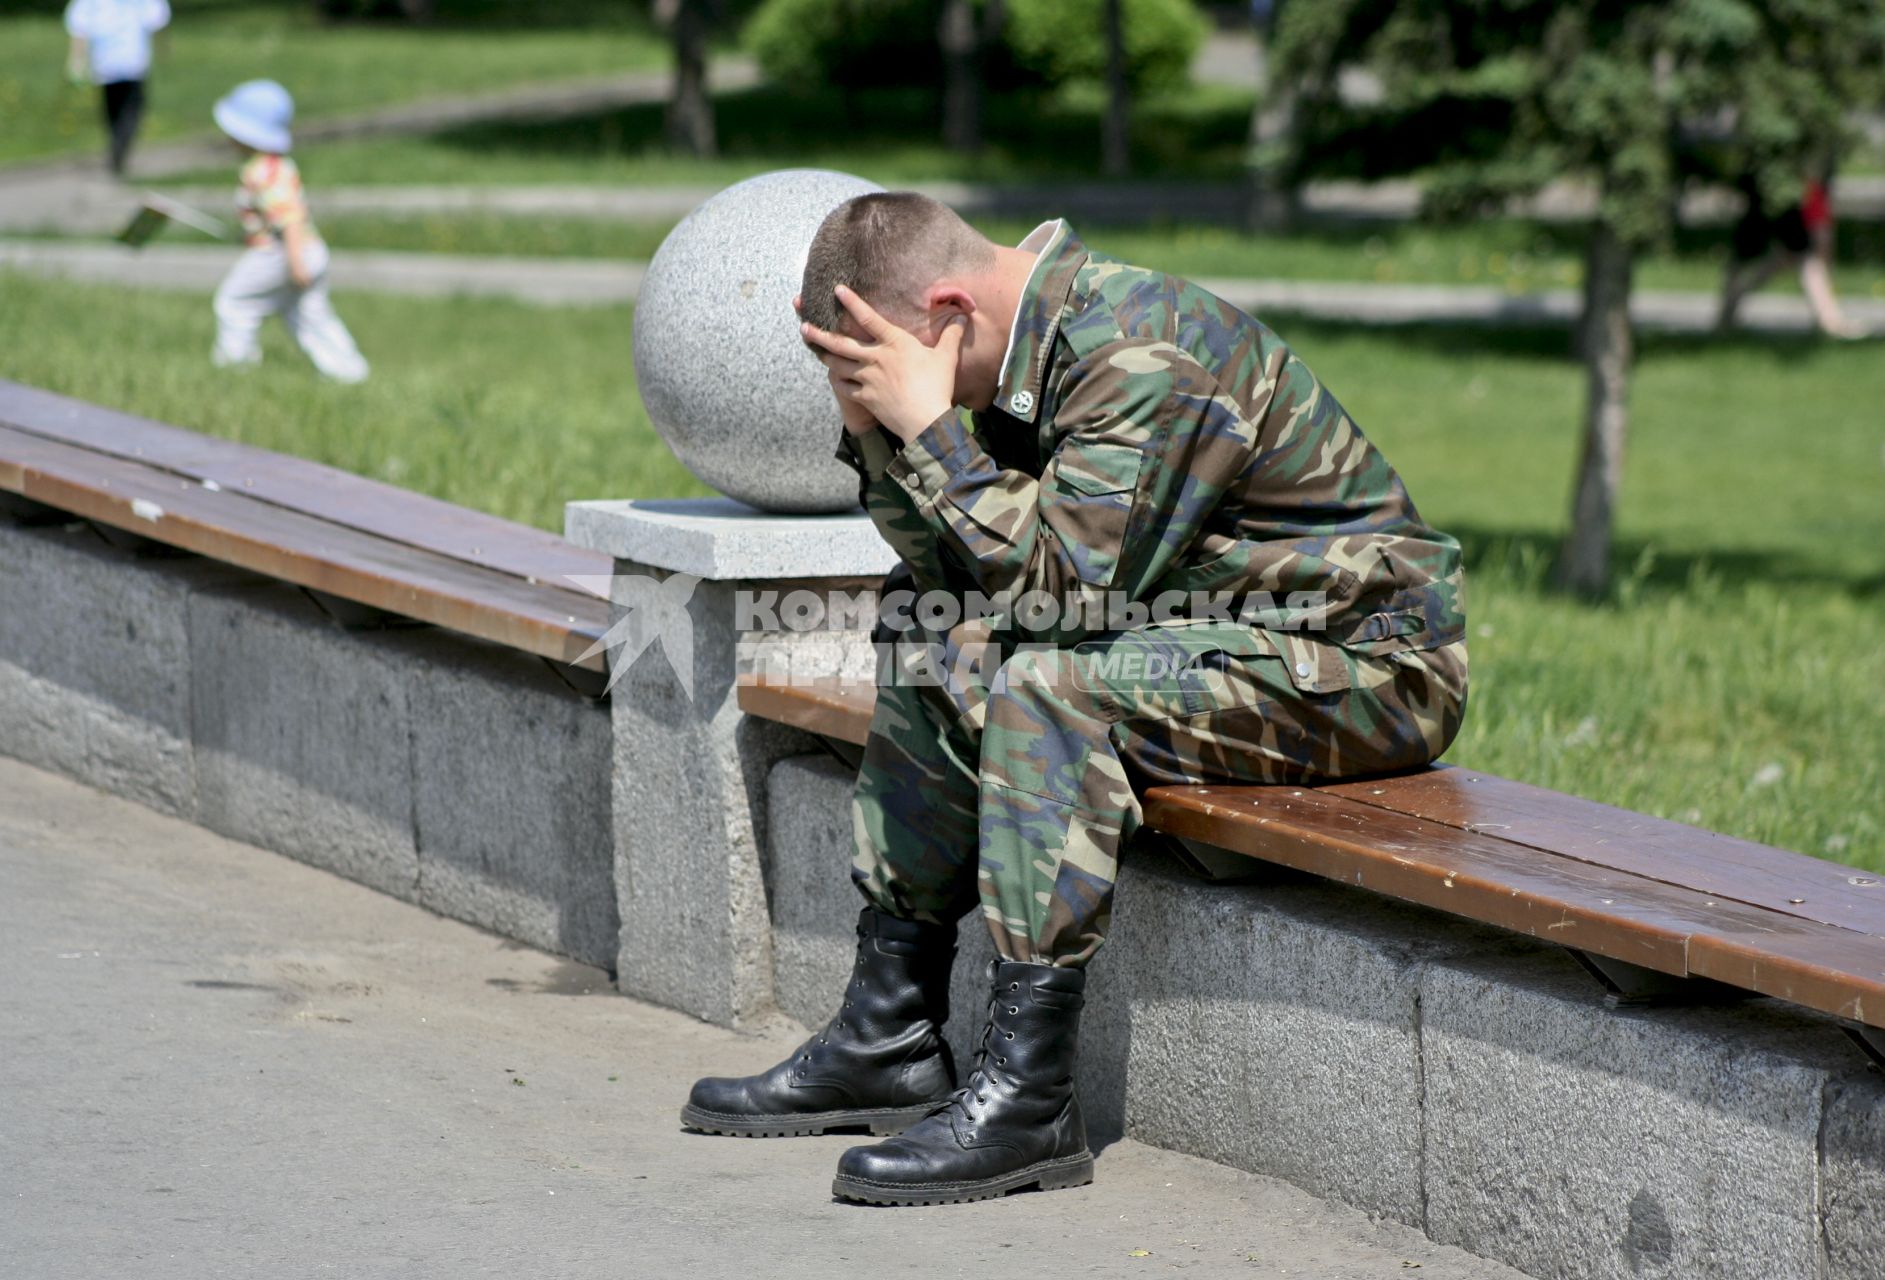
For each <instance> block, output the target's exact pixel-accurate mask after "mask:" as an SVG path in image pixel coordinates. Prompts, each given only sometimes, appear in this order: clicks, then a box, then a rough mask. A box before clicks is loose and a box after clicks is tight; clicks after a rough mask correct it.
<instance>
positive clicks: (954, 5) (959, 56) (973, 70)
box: [936, 0, 982, 153]
mask: <svg viewBox="0 0 1885 1280" xmlns="http://www.w3.org/2000/svg"><path fill="white" fill-rule="evenodd" d="M936 36H937V40H938V42H939V43H940V44H941V45H942V53H943V144H944V145H945V146H948V147H952V148H954V149H955V150H957V151H967V152H970V153H974V152H977V151H980V150H981V149H982V41H981V33H980V32H979V31H977V30H976V24H975V0H943V9H942V19H941V21H940V23H939V24H938V26H937V31H936Z"/></svg>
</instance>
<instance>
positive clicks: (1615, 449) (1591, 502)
mask: <svg viewBox="0 0 1885 1280" xmlns="http://www.w3.org/2000/svg"><path fill="white" fill-rule="evenodd" d="M1634 269H1635V255H1634V251H1633V250H1632V249H1631V247H1630V246H1629V245H1628V244H1626V243H1624V241H1623V240H1622V239H1621V238H1619V237H1618V235H1617V233H1616V231H1615V230H1614V229H1613V228H1611V227H1610V226H1609V225H1608V224H1606V223H1602V222H1600V223H1598V224H1597V226H1596V227H1595V228H1593V229H1592V232H1591V238H1590V246H1589V248H1588V249H1587V250H1586V251H1585V255H1584V316H1583V321H1582V324H1581V325H1580V333H1579V340H1578V348H1579V352H1578V353H1579V355H1580V356H1581V357H1582V358H1583V361H1584V371H1585V376H1586V380H1587V387H1588V396H1589V398H1588V400H1587V402H1586V404H1585V409H1584V452H1583V458H1582V460H1581V461H1580V462H1579V463H1578V469H1577V492H1576V494H1575V496H1574V497H1573V498H1572V501H1571V531H1570V533H1569V535H1567V536H1566V538H1565V540H1564V553H1563V555H1562V557H1561V558H1560V560H1559V564H1558V582H1559V585H1560V586H1563V587H1567V588H1569V589H1570V590H1573V591H1581V592H1588V593H1591V594H1595V593H1597V592H1600V591H1602V590H1603V589H1604V587H1605V586H1606V584H1607V583H1608V582H1609V579H1610V525H1611V521H1612V518H1613V517H1614V515H1615V512H1616V507H1617V492H1618V490H1619V488H1620V487H1621V486H1622V482H1623V443H1624V437H1625V434H1626V433H1627V431H1628V428H1629V424H1630V366H1631V363H1632V362H1633V361H1634V360H1635V357H1636V351H1635V341H1634V339H1633V337H1632V335H1631V332H1630V280H1631V275H1632V272H1633V271H1634Z"/></svg>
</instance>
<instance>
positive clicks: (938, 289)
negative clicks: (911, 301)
mask: <svg viewBox="0 0 1885 1280" xmlns="http://www.w3.org/2000/svg"><path fill="white" fill-rule="evenodd" d="M923 311H924V313H925V314H927V315H928V316H929V318H930V322H931V323H932V324H933V325H934V326H935V327H936V328H939V329H940V328H941V327H942V326H943V325H945V324H947V323H949V321H951V320H953V319H955V318H956V317H957V316H972V315H974V314H975V296H974V295H973V294H971V293H970V292H969V291H968V290H967V289H964V288H963V287H962V286H961V285H959V284H951V283H950V282H949V281H947V280H939V281H937V282H936V283H935V284H933V285H931V286H930V287H929V289H928V290H927V291H926V292H925V293H924V294H923Z"/></svg>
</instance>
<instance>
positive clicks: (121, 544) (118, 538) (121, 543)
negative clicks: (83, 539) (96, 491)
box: [85, 520, 190, 560]
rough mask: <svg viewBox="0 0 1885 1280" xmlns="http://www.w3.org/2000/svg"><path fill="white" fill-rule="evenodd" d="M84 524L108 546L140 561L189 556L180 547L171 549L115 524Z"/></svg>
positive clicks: (96, 522) (168, 545)
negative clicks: (127, 553) (128, 553)
mask: <svg viewBox="0 0 1885 1280" xmlns="http://www.w3.org/2000/svg"><path fill="white" fill-rule="evenodd" d="M85 523H86V524H87V525H89V526H91V530H92V532H93V533H95V534H97V535H98V536H99V537H101V538H103V539H104V540H105V542H106V543H107V544H108V545H109V546H112V547H115V548H116V549H117V550H119V551H128V552H130V553H131V554H132V555H134V556H137V557H139V558H140V559H145V560H166V559H168V560H174V559H177V558H179V557H182V556H187V555H189V554H190V553H189V552H188V551H185V550H184V549H183V548H182V547H173V546H171V545H170V544H169V543H168V542H159V541H158V540H157V539H155V538H147V537H145V536H144V535H143V534H141V533H133V532H131V531H130V530H129V529H120V528H119V527H118V526H117V525H115V524H106V523H104V522H103V521H101V520H87V521H86V522H85Z"/></svg>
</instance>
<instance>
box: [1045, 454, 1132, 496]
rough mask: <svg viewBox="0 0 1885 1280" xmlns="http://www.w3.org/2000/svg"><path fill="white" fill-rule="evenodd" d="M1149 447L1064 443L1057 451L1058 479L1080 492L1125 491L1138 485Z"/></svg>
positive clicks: (1067, 486) (1055, 467)
mask: <svg viewBox="0 0 1885 1280" xmlns="http://www.w3.org/2000/svg"><path fill="white" fill-rule="evenodd" d="M1144 461H1145V451H1144V450H1143V449H1141V448H1139V447H1138V446H1137V445H1130V444H1109V443H1106V442H1104V441H1102V442H1100V443H1097V444H1083V445H1079V446H1077V447H1069V446H1065V445H1063V446H1062V447H1061V449H1060V451H1059V452H1058V453H1056V454H1055V455H1054V475H1055V478H1056V482H1057V483H1058V484H1060V485H1061V486H1062V487H1064V488H1068V489H1073V490H1075V491H1076V492H1079V493H1090V494H1095V495H1098V494H1105V493H1124V492H1126V491H1128V490H1130V489H1134V488H1136V487H1138V484H1139V467H1140V465H1141V464H1142V463H1144Z"/></svg>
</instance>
